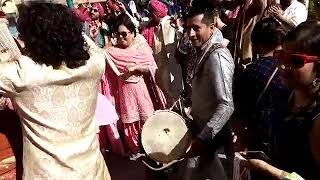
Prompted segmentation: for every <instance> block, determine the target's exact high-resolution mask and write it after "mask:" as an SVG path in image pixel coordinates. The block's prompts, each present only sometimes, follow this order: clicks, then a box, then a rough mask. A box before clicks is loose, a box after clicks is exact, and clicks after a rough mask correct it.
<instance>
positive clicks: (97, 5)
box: [92, 3, 104, 16]
mask: <svg viewBox="0 0 320 180" xmlns="http://www.w3.org/2000/svg"><path fill="white" fill-rule="evenodd" d="M92 9H97V10H98V12H99V14H100V16H104V9H103V7H102V5H101V4H100V3H94V4H93V5H92Z"/></svg>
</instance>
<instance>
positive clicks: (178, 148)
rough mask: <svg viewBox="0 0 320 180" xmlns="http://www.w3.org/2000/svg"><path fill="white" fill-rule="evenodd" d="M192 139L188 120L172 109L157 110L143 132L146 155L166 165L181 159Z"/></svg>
mask: <svg viewBox="0 0 320 180" xmlns="http://www.w3.org/2000/svg"><path fill="white" fill-rule="evenodd" d="M191 141H192V134H191V132H190V130H189V129H188V127H187V125H186V121H185V120H184V119H183V118H182V117H181V116H180V115H179V114H177V113H175V112H173V111H171V110H159V111H156V112H155V113H154V115H152V116H151V117H149V118H148V119H147V121H146V122H145V124H144V126H143V129H142V133H141V142H142V146H143V148H144V150H145V153H146V155H147V156H148V157H150V158H151V159H152V160H154V161H156V162H159V163H162V164H164V167H168V166H170V165H172V164H173V163H175V162H177V161H179V160H181V159H182V158H183V156H184V155H185V154H186V152H187V150H188V148H189V147H190V144H191ZM145 164H146V163H145ZM146 165H147V164H146ZM147 166H148V165H147ZM148 167H149V166H148ZM149 168H150V167H149ZM160 169H163V168H160Z"/></svg>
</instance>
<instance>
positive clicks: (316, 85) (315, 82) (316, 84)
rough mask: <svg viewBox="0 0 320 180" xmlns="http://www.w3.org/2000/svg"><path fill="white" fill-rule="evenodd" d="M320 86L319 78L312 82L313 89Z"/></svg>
mask: <svg viewBox="0 0 320 180" xmlns="http://www.w3.org/2000/svg"><path fill="white" fill-rule="evenodd" d="M319 84H320V79H319V78H315V79H314V80H313V81H312V87H313V88H316V87H318V86H319Z"/></svg>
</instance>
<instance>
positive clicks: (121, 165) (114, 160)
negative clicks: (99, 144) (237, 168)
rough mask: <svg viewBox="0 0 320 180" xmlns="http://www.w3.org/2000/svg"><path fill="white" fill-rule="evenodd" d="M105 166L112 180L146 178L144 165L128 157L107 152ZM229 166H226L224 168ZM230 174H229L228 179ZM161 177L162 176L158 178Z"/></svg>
mask: <svg viewBox="0 0 320 180" xmlns="http://www.w3.org/2000/svg"><path fill="white" fill-rule="evenodd" d="M106 162H107V166H108V169H109V172H110V175H111V177H112V180H146V176H145V168H146V167H145V166H144V164H142V163H141V162H138V161H137V162H136V161H130V160H129V159H128V158H122V157H119V156H115V155H111V154H107V157H106ZM226 169H229V170H230V168H226V166H225V170H226ZM181 177H182V174H174V175H172V176H171V177H169V180H178V179H181ZM231 177H232V176H229V179H232V178H231ZM160 179H162V178H160Z"/></svg>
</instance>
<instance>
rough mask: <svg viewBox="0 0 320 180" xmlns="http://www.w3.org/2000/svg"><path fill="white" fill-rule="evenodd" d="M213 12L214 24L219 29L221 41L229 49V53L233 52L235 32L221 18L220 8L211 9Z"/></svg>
mask: <svg viewBox="0 0 320 180" xmlns="http://www.w3.org/2000/svg"><path fill="white" fill-rule="evenodd" d="M213 14H214V25H215V26H216V27H217V28H218V29H219V30H220V31H221V33H222V35H223V38H224V39H225V42H224V43H223V44H224V45H225V46H226V47H227V48H228V49H229V50H230V53H231V54H233V53H234V49H235V44H234V35H235V32H234V30H233V29H232V27H231V26H228V25H227V24H226V23H224V22H223V21H222V20H221V10H220V9H218V8H216V9H214V10H213Z"/></svg>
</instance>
